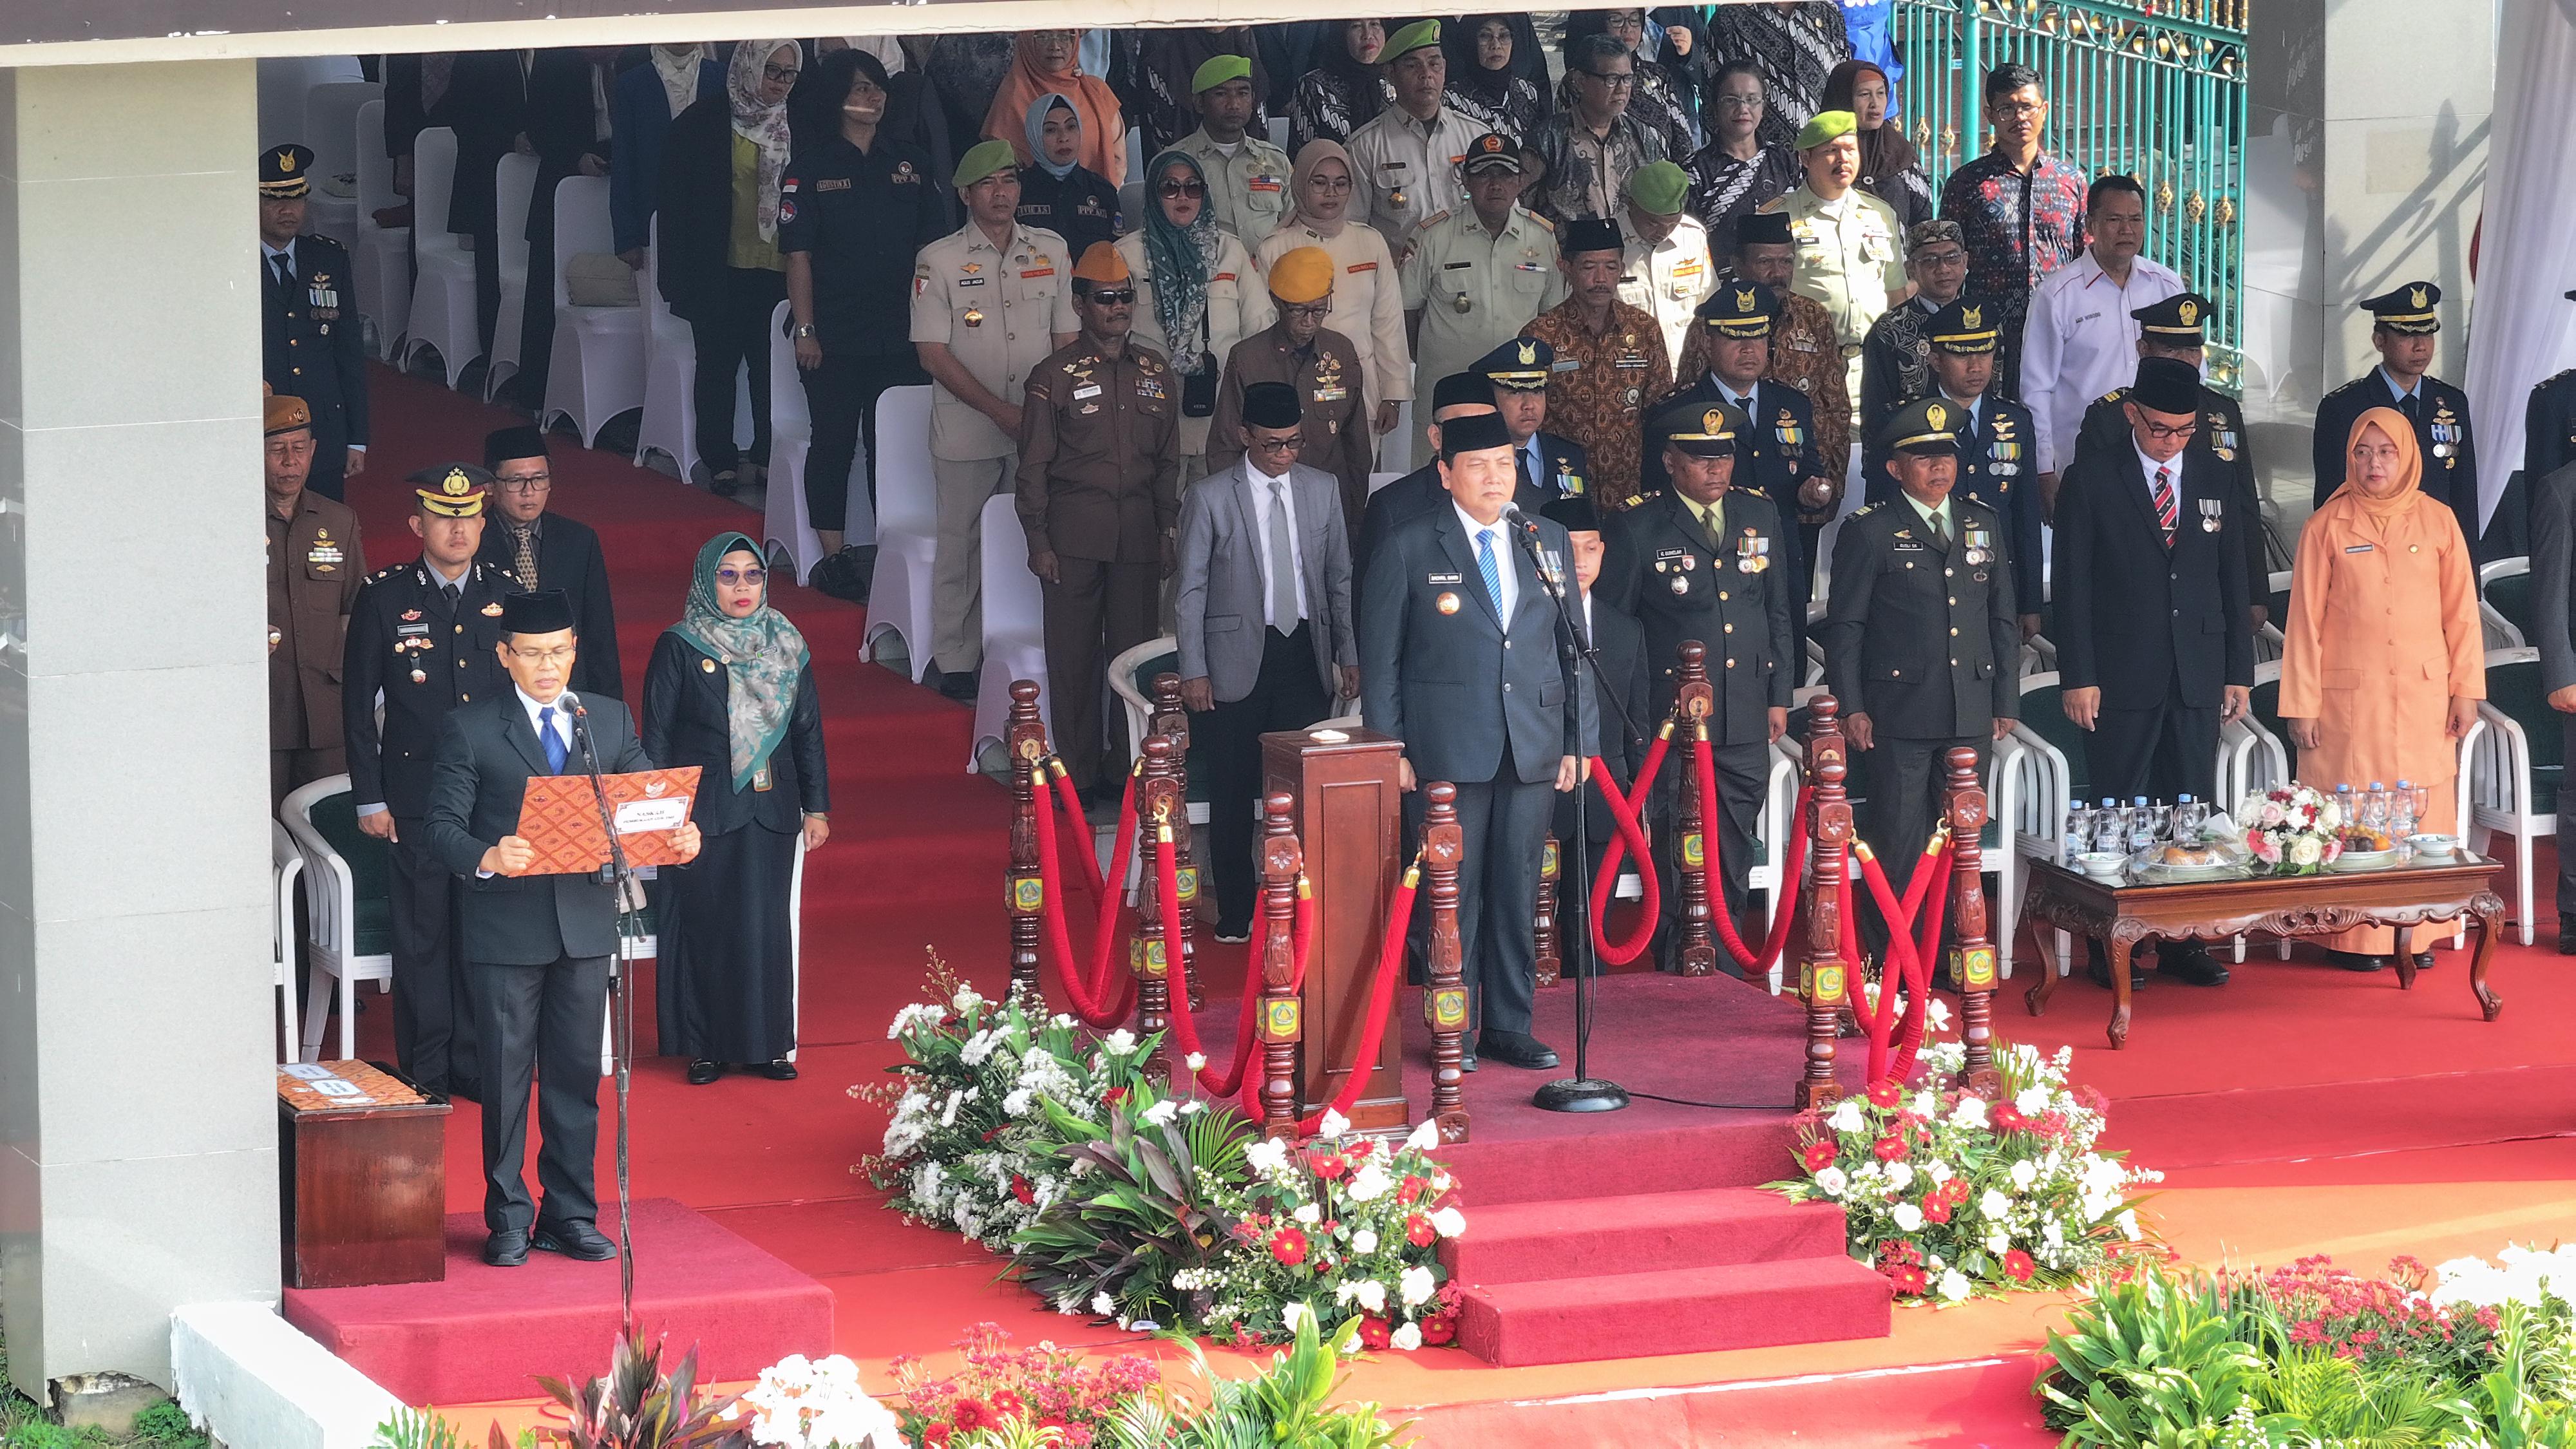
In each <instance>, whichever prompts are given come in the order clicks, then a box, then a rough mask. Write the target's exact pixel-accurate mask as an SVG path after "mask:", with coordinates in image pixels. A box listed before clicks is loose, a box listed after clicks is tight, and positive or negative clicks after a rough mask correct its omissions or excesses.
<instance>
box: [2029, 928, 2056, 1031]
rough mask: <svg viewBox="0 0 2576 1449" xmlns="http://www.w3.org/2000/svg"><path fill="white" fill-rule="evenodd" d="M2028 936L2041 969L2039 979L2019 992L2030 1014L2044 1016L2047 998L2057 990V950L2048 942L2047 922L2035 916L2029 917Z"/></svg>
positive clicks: (2046, 1009)
mask: <svg viewBox="0 0 2576 1449" xmlns="http://www.w3.org/2000/svg"><path fill="white" fill-rule="evenodd" d="M2030 938H2031V944H2032V946H2033V947H2034V948H2035V951H2036V954H2037V955H2038V957H2039V960H2040V963H2041V966H2042V968H2043V969H2042V970H2041V971H2040V973H2039V979H2038V980H2037V981H2034V982H2032V983H2031V985H2030V989H2029V990H2027V991H2025V992H2023V993H2022V994H2021V999H2022V1001H2023V1003H2024V1004H2025V1005H2027V1006H2029V1007H2030V1014H2031V1015H2033V1016H2046V1015H2047V1014H2048V998H2049V997H2050V996H2052V995H2054V994H2056V991H2057V951H2056V949H2055V948H2054V947H2052V946H2050V945H2049V943H2048V925H2047V923H2046V922H2045V921H2042V920H2040V919H2039V918H2037V917H2032V918H2031V930H2030Z"/></svg>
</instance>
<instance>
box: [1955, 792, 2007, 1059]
mask: <svg viewBox="0 0 2576 1449" xmlns="http://www.w3.org/2000/svg"><path fill="white" fill-rule="evenodd" d="M1944 762H1945V763H1946V764H1947V765H1948V766H1949V781H1948V785H1947V787H1946V790H1945V794H1946V796H1947V798H1946V799H1945V800H1944V801H1943V802H1942V809H1941V813H1942V817H1943V818H1944V819H1946V820H1948V821H1949V822H1950V849H1951V851H1952V852H1953V854H1952V857H1951V862H1950V937H1951V939H1952V940H1953V941H1955V942H1956V943H1957V944H1956V945H1953V946H1952V947H1951V948H1950V979H1951V980H1952V981H1954V982H1956V983H1957V984H1958V987H1959V1040H1960V1041H1961V1042H1962V1043H1963V1044H1964V1045H1965V1046H1966V1047H1967V1049H1968V1055H1967V1060H1966V1061H1965V1062H1964V1063H1962V1064H1961V1066H1960V1069H1959V1086H1960V1088H1961V1089H1962V1090H1964V1091H1968V1092H1973V1093H1975V1094H1976V1095H1978V1096H1980V1097H1984V1098H1986V1099H1987V1100H1989V1101H1992V1100H1993V1099H1994V1098H1995V1097H1997V1096H1998V1095H2000V1094H2001V1093H2002V1091H2003V1079H2002V1078H2000V1077H1998V1076H1996V1075H1995V1043H1994V1038H1995V1032H1994V1020H1995V1016H1994V1006H1995V944H1994V941H1993V939H1992V938H1991V937H1990V936H1989V935H1988V934H1987V927H1986V875H1985V870H1986V863H1985V845H1984V838H1983V837H1984V833H1985V829H1986V787H1985V784H1984V782H1982V781H1980V780H1979V779H1978V778H1977V752H1976V751H1975V750H1973V749H1970V748H1969V747H1968V746H1966V745H1954V746H1952V747H1951V748H1950V749H1949V751H1948V752H1947V753H1946V755H1945V759H1944Z"/></svg>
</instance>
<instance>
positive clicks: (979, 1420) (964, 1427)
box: [948, 1399, 993, 1433]
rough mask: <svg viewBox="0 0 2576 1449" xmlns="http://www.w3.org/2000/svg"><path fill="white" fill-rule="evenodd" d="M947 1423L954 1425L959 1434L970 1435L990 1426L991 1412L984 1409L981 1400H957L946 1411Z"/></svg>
mask: <svg viewBox="0 0 2576 1449" xmlns="http://www.w3.org/2000/svg"><path fill="white" fill-rule="evenodd" d="M948 1422H949V1423H951V1424H953V1425H955V1426H956V1428H957V1430H958V1432H960V1433H971V1432H973V1431H974V1430H977V1429H981V1428H984V1427H985V1426H987V1425H989V1424H991V1423H992V1422H993V1411H992V1410H990V1409H987V1408H986V1407H984V1401H983V1400H981V1399H959V1400H958V1401H957V1403H956V1406H955V1407H953V1408H951V1409H950V1410H949V1411H948Z"/></svg>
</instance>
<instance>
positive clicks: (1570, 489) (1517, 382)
mask: <svg viewBox="0 0 2576 1449" xmlns="http://www.w3.org/2000/svg"><path fill="white" fill-rule="evenodd" d="M1469 370H1470V371H1472V372H1474V373H1476V374H1477V375H1478V376H1480V377H1482V378H1484V379H1485V380H1486V381H1487V382H1490V383H1492V384H1493V385H1494V411H1496V412H1498V413H1501V414H1502V415H1503V426H1504V427H1505V428H1506V429H1508V430H1510V432H1511V435H1512V459H1513V462H1514V464H1515V465H1516V466H1517V467H1518V469H1519V470H1520V492H1519V493H1518V494H1517V495H1515V501H1517V502H1518V503H1519V504H1520V508H1521V511H1522V512H1523V513H1530V512H1535V511H1539V510H1537V509H1534V508H1533V507H1532V506H1531V504H1530V497H1531V495H1533V494H1535V495H1536V496H1537V497H1538V498H1539V500H1540V503H1541V505H1542V506H1543V505H1545V504H1548V503H1554V502H1556V501H1557V500H1559V499H1564V498H1588V497H1590V496H1591V495H1592V484H1591V481H1590V480H1591V473H1592V459H1591V455H1589V454H1587V453H1585V452H1584V451H1583V445H1582V444H1581V443H1578V442H1576V441H1574V440H1573V439H1572V438H1569V437H1565V436H1563V435H1562V434H1558V433H1551V432H1549V431H1548V430H1547V380H1548V378H1549V376H1550V375H1551V374H1553V373H1554V372H1555V370H1556V349H1555V348H1554V347H1551V346H1549V345H1548V344H1547V343H1545V342H1543V341H1541V340H1540V339H1538V338H1536V337H1515V338H1513V339H1512V340H1511V341H1509V342H1506V343H1504V344H1503V345H1502V346H1500V347H1497V348H1495V349H1494V350H1493V351H1491V352H1488V353H1486V354H1485V355H1484V356H1482V357H1480V358H1477V359H1476V363H1475V366H1474V367H1473V368H1471V369H1469ZM1587 516H1591V517H1593V518H1594V519H1595V521H1596V522H1597V521H1598V511H1597V510H1596V511H1595V513H1594V514H1592V515H1587Z"/></svg>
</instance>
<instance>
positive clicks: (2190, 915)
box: [2021, 854, 2504, 1049]
mask: <svg viewBox="0 0 2576 1449" xmlns="http://www.w3.org/2000/svg"><path fill="white" fill-rule="evenodd" d="M2503 868H2504V867H2503V866H2501V865H2500V864H2498V863H2497V862H2495V861H2492V860H2487V859H2484V858H2483V857H2479V856H2474V855H2465V854H2464V855H2457V856H2453V857H2451V858H2449V859H2447V860H2443V861H2439V862H2435V863H2430V864H2424V865H2409V866H2403V867H2390V868H2387V869H2382V870H2367V871H2358V870H2357V871H2338V872H2327V873H2325V874H2321V875H2294V876H2272V875H2266V876H2251V877H2236V878H2227V879H2218V880H2203V881H2173V882H2143V881H2141V882H2137V883H2134V884H2114V883H2111V882H2108V881H2101V880H2095V879H2094V878H2092V877H2090V876H2087V875H2085V874H2083V873H2082V872H2080V871H2073V870H2069V869H2067V868H2066V867H2065V866H2062V865H2058V864H2055V863H2054V862H2049V861H2039V860H2034V861H2032V862H2031V863H2030V886H2029V890H2028V892H2027V894H2025V895H2024V896H2023V898H2022V908H2021V919H2022V923H2023V924H2024V925H2025V926H2027V927H2029V928H2030V930H2031V933H2032V938H2033V945H2034V948H2035V950H2034V954H2035V955H2036V956H2037V957H2038V959H2039V960H2040V962H2041V970H2040V978H2039V984H2038V985H2036V986H2033V987H2031V988H2030V990H2029V992H2028V993H2027V995H2026V997H2025V998H2024V999H2025V1000H2027V1001H2028V1003H2029V1005H2030V1014H2031V1015H2033V1016H2038V1015H2040V1014H2042V1013H2043V1012H2045V1011H2047V1009H2048V997H2049V993H2051V992H2052V991H2054V990H2056V989H2057V980H2058V977H2057V971H2056V965H2057V953H2056V952H2054V951H2051V950H2049V949H2047V947H2046V944H2045V943H2044V942H2043V941H2042V940H2041V939H2040V932H2041V928H2042V927H2047V926H2054V927H2056V928H2057V929H2059V930H2062V931H2068V932H2072V933H2074V934H2076V935H2079V936H2087V937H2092V938H2094V939H2097V940H2100V941H2102V942H2103V943H2104V945H2105V946H2106V948H2107V949H2108V950H2109V952H2110V956H2111V1026H2110V1037H2111V1045H2112V1047H2113V1048H2114V1049H2117V1048H2119V1047H2122V1046H2125V1045H2127V1044H2128V1040H2129V980H2130V977H2129V961H2130V958H2131V957H2132V956H2133V955H2134V954H2135V953H2136V950H2137V947H2138V944H2139V943H2140V942H2142V941H2148V940H2168V941H2170V940H2203V941H2224V940H2229V939H2232V938H2234V937H2237V936H2241V935H2247V934H2251V933H2255V932H2260V933H2262V934H2265V935H2272V936H2330V935H2334V934H2336V933H2337V932H2341V931H2348V930H2350V929H2352V928H2353V927H2355V926H2392V927H2394V928H2396V931H2397V951H2396V956H2397V986H2398V989H2399V990H2401V991H2402V990H2408V989H2411V988H2412V987H2413V986H2414V985H2415V958H2414V956H2413V954H2412V953H2411V951H2410V949H2409V944H2408V935H2409V933H2410V931H2411V929H2412V928H2413V927H2415V926H2419V925H2422V924H2424V923H2426V922H2428V921H2446V920H2450V919H2452V918H2454V917H2465V918H2467V919H2468V921H2469V922H2470V923H2471V924H2472V925H2473V926H2474V927H2475V928H2476V930H2477V933H2478V947H2477V954H2476V956H2475V957H2474V958H2473V959H2472V960H2471V961H2470V963H2469V989H2470V990H2471V991H2474V992H2475V993H2477V998H2478V1006H2479V1007H2480V1009H2482V1010H2483V1011H2484V1012H2485V1013H2486V1019H2487V1020H2489V1021H2493V1020H2495V1018H2496V1013H2497V1012H2499V1011H2502V1010H2503V1009H2504V1002H2503V1000H2502V999H2501V998H2499V997H2498V996H2497V995H2496V994H2495V993H2494V992H2493V991H2490V990H2488V989H2487V962H2488V959H2489V958H2490V957H2492V956H2493V955H2494V954H2495V945H2496V936H2497V933H2498V932H2500V931H2501V930H2502V929H2503V926H2504V899H2503V898H2502V897H2501V896H2498V895H2497V894H2496V893H2495V891H2494V890H2493V889H2492V887H2493V885H2494V881H2495V877H2496V875H2497V874H2498V873H2499V872H2500V871H2502V870H2503Z"/></svg>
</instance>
